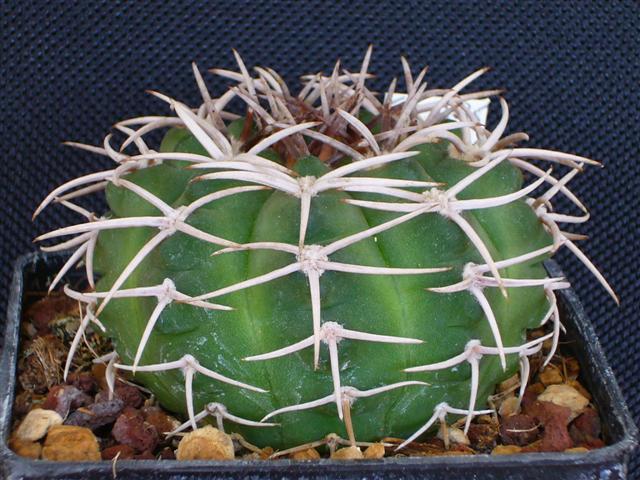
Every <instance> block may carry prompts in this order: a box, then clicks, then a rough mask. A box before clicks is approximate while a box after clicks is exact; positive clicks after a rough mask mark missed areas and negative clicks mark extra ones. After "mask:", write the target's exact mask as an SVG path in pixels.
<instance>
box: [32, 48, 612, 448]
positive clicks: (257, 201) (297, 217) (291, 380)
mask: <svg viewBox="0 0 640 480" xmlns="http://www.w3.org/2000/svg"><path fill="white" fill-rule="evenodd" d="M234 53H235V52H234ZM235 55H236V59H237V62H238V65H239V70H240V72H239V73H237V72H232V71H227V70H219V69H218V70H214V73H217V74H219V75H221V76H222V77H224V78H226V79H230V80H231V81H233V82H234V86H232V88H230V89H229V90H228V91H227V93H225V94H224V95H222V96H221V97H220V98H212V97H211V95H210V94H209V92H208V90H207V88H206V86H205V83H204V81H203V79H202V77H201V75H200V73H199V71H198V69H197V67H196V66H195V65H194V74H195V77H196V81H197V84H198V86H199V89H200V92H201V95H202V98H203V103H202V105H201V106H200V107H199V108H197V109H192V108H190V107H188V106H187V105H185V104H184V103H181V102H179V101H177V100H174V99H172V98H169V97H167V96H165V95H163V94H160V93H157V92H151V93H152V94H153V95H155V96H156V97H158V98H159V99H161V100H163V101H164V102H166V103H167V104H168V105H169V106H170V107H171V110H172V111H173V112H174V113H175V116H149V117H141V118H134V119H131V120H127V121H123V122H120V123H118V124H117V125H116V126H115V128H116V129H117V130H118V131H119V132H121V133H124V136H125V137H124V140H123V141H122V143H121V144H120V146H119V147H114V146H112V135H108V136H107V137H106V138H105V140H104V144H103V146H101V147H93V146H87V145H82V144H72V145H75V146H78V147H80V148H83V149H85V150H89V151H91V152H94V153H97V154H99V155H103V156H106V157H108V158H110V159H111V160H113V161H114V162H115V167H114V168H113V169H110V170H105V171H101V172H97V173H93V174H90V175H86V176H84V177H80V178H78V179H76V180H72V181H70V182H68V183H66V184H64V185H62V186H60V187H58V188H56V189H55V190H53V191H52V192H51V194H49V195H48V196H47V197H46V198H45V199H44V201H43V202H42V204H41V205H40V206H39V207H38V209H37V210H36V214H35V215H37V214H39V213H40V212H41V211H42V209H43V208H45V207H46V206H47V205H49V204H51V203H58V204H60V205H62V206H64V207H67V208H70V209H72V210H74V211H75V212H77V213H78V214H79V215H80V216H82V217H84V220H83V222H82V223H79V224H77V225H74V226H70V227H65V228H60V229H57V230H55V231H52V232H50V233H47V234H44V235H41V236H40V237H38V239H37V240H40V241H43V240H47V239H53V238H58V237H62V236H72V237H71V239H69V240H66V241H63V242H62V243H58V244H56V245H53V246H47V247H43V250H47V251H56V250H64V249H75V250H74V252H73V254H72V255H71V257H70V258H69V260H68V261H67V262H66V263H65V265H64V267H63V268H62V269H61V271H60V272H59V274H58V275H57V276H56V278H55V279H54V281H53V282H52V284H51V288H54V287H55V286H56V285H57V284H58V283H59V282H60V280H61V279H62V277H63V276H64V275H65V273H66V272H67V271H68V270H69V269H70V268H72V267H73V266H74V265H76V264H79V263H83V264H84V267H85V271H86V277H87V282H88V285H89V288H88V290H86V291H83V292H80V291H74V290H72V289H71V288H70V287H68V286H67V287H65V291H66V292H67V294H68V295H69V296H71V297H72V298H75V299H77V300H78V301H79V302H81V303H82V304H83V305H84V312H85V315H84V318H83V320H82V324H81V328H80V329H79V330H78V333H77V334H76V337H75V339H74V342H73V345H72V348H71V351H70V353H69V360H68V362H67V366H66V370H65V375H66V373H67V372H68V370H69V366H70V363H71V357H72V356H73V353H74V351H75V348H76V347H77V345H78V343H79V341H80V339H81V337H82V334H83V332H84V330H85V329H86V328H87V327H88V326H89V325H90V324H95V328H96V329H99V330H101V331H103V332H104V334H105V335H107V336H108V337H110V338H111V339H112V340H113V343H114V346H115V351H114V352H113V353H112V354H110V355H108V356H106V357H104V358H102V359H99V361H103V362H105V363H107V377H108V380H109V382H110V384H111V385H113V382H114V378H115V372H116V370H121V371H128V372H131V373H132V374H133V375H134V376H135V379H136V380H137V381H139V382H141V383H142V384H144V385H145V386H146V387H147V388H149V389H150V390H151V391H152V392H153V393H154V395H156V397H157V398H158V399H159V400H160V402H161V403H162V404H163V405H164V406H165V407H166V408H168V409H170V410H172V411H174V412H179V413H181V414H183V415H184V416H185V418H186V419H187V421H186V422H185V423H184V424H183V425H182V426H181V427H180V428H179V429H178V430H177V431H181V430H184V429H187V428H197V425H198V423H199V422H203V421H215V422H217V425H218V427H219V428H220V429H223V430H224V429H225V428H226V429H231V430H233V431H236V432H239V433H241V434H242V435H243V436H245V438H247V439H248V440H250V441H252V442H254V443H256V444H259V445H270V446H273V447H275V448H280V449H287V448H292V447H294V448H295V446H297V445H300V444H305V443H307V442H314V441H317V440H318V439H321V438H323V437H325V436H326V435H328V434H331V433H336V434H338V435H340V436H342V437H346V438H348V440H347V442H348V443H350V444H352V445H359V444H360V442H371V441H376V440H379V439H381V438H383V437H385V436H395V437H401V438H407V439H408V440H407V441H410V440H412V439H414V438H416V437H417V436H418V435H420V434H422V433H423V432H425V431H426V430H428V429H429V428H430V427H431V426H432V425H433V424H434V423H436V422H438V421H439V422H444V421H446V416H447V415H448V414H452V415H456V416H464V417H466V423H465V428H466V429H468V427H469V422H470V420H471V419H472V418H473V416H474V415H477V414H479V413H482V412H485V410H483V409H484V408H486V399H487V396H488V395H490V394H491V393H492V390H493V388H494V386H495V384H496V383H497V382H500V381H502V380H504V379H505V378H507V377H509V376H512V375H513V374H514V373H515V372H516V371H518V370H520V373H521V378H522V379H523V381H522V382H521V386H520V395H522V393H523V392H524V388H525V386H526V379H527V377H528V370H529V361H528V357H529V356H530V355H532V354H534V353H535V352H538V351H539V350H540V349H541V346H542V342H543V341H545V340H547V339H552V344H553V348H552V351H551V353H550V355H549V356H548V357H547V359H546V361H547V362H548V361H549V359H550V358H551V356H552V355H553V353H554V351H555V349H556V347H557V343H558V335H559V329H560V318H559V313H558V308H557V304H556V298H555V295H554V292H555V290H558V289H562V288H567V287H568V286H569V284H568V283H567V282H566V280H565V279H564V278H548V277H547V275H546V272H545V270H544V268H543V261H544V260H545V259H547V258H549V257H550V256H551V255H553V253H555V252H556V251H557V250H558V249H559V248H561V247H567V248H568V249H569V250H571V251H572V252H573V253H575V254H576V255H577V256H578V258H579V259H580V260H581V261H582V262H583V263H584V264H585V265H586V266H587V268H588V269H589V270H591V272H593V273H594V275H595V276H596V277H597V279H598V280H599V281H600V283H601V284H602V285H603V286H604V288H606V289H607V290H608V291H609V293H610V294H611V295H612V296H613V297H614V299H616V301H617V298H616V297H615V294H614V293H613V291H612V289H611V287H610V286H609V285H608V284H607V282H606V281H605V280H604V278H603V277H602V275H601V274H600V273H599V272H598V271H597V270H596V268H595V267H594V266H593V264H592V263H591V262H590V261H589V260H588V259H587V258H586V257H585V256H584V254H582V252H581V251H580V250H579V249H578V247H577V246H576V244H575V240H578V239H580V238H581V237H580V236H579V235H576V234H573V233H568V232H565V231H563V230H561V229H560V228H559V227H558V224H561V223H582V222H584V221H586V220H587V219H588V213H587V210H586V208H585V207H584V206H583V205H582V203H581V202H580V201H579V200H578V199H577V198H576V196H575V195H574V194H573V193H572V192H571V191H570V190H569V189H568V187H567V184H568V182H569V181H570V180H571V179H572V178H573V177H574V176H575V175H576V174H577V173H579V172H580V171H581V170H582V169H583V167H584V166H585V165H590V164H597V162H594V161H593V160H589V159H586V158H583V157H579V156H576V155H571V154H566V153H559V152H555V151H550V150H539V149H532V148H524V147H520V146H518V144H519V143H520V142H521V141H523V140H526V139H527V137H526V135H525V134H522V133H515V134H512V135H508V136H506V137H503V134H504V132H505V129H506V127H507V122H508V117H509V113H508V106H507V103H506V102H505V100H504V99H502V98H500V100H499V102H500V106H501V109H502V116H501V118H500V120H499V122H498V124H497V125H496V126H495V128H494V129H493V130H492V131H491V130H489V129H488V128H487V126H485V125H483V124H482V123H480V122H479V120H478V118H477V117H476V115H475V113H474V112H473V111H471V110H470V109H469V108H468V103H467V102H468V101H469V100H472V99H479V98H487V97H490V96H494V95H497V94H499V92H498V91H480V92H473V93H466V94H463V93H460V92H461V90H463V89H464V88H465V87H467V86H468V84H470V83H471V82H472V81H473V80H475V79H476V78H477V77H479V76H480V75H481V74H483V73H484V72H485V71H486V69H481V70H479V71H477V72H474V73H473V74H471V75H470V76H468V77H467V78H465V79H463V80H462V81H460V82H459V83H458V84H456V85H455V86H454V87H453V88H451V89H446V90H428V89H427V88H426V83H425V82H424V76H425V72H426V69H425V70H422V71H421V72H420V73H419V75H418V76H417V77H415V78H414V77H413V75H412V73H411V69H410V68H409V65H408V63H407V62H406V60H405V59H402V64H403V70H404V77H405V78H404V80H405V85H406V94H405V95H404V97H403V98H402V99H401V100H400V101H399V102H396V101H395V100H394V99H397V98H398V97H397V95H394V94H395V89H396V82H395V80H394V81H393V82H391V85H390V87H389V90H388V91H387V93H386V94H385V95H384V96H383V97H382V98H379V97H377V96H376V95H374V94H373V93H372V92H371V91H370V90H369V89H368V88H367V87H366V86H365V83H366V80H367V79H368V78H369V77H370V75H369V74H368V72H367V71H368V64H369V59H370V55H371V50H370V49H369V50H368V51H367V54H366V55H365V59H364V61H363V64H362V67H361V69H360V71H359V72H358V73H350V72H349V71H347V70H344V71H341V70H340V67H339V64H337V65H336V67H335V69H334V71H333V72H332V74H331V75H329V76H323V75H321V74H317V75H311V76H307V77H303V81H304V87H303V88H302V90H301V91H300V93H299V94H298V95H293V94H292V93H290V91H289V89H288V88H287V86H286V85H285V84H284V82H283V81H282V79H281V78H280V77H279V76H278V75H277V74H276V73H275V72H274V71H273V70H271V69H265V68H256V69H255V72H256V76H255V77H253V76H251V75H250V73H249V71H248V70H247V68H246V67H245V65H244V63H243V61H242V59H241V58H240V56H239V55H238V54H237V53H235ZM233 99H239V100H240V101H242V102H244V104H245V106H246V112H245V113H244V114H243V115H238V114H236V113H232V112H230V111H228V109H227V106H228V104H229V102H231V100H233ZM166 128H169V130H168V131H167V133H166V134H165V136H164V139H163V140H162V143H161V145H160V147H159V149H158V150H157V151H156V150H153V149H152V148H150V147H149V146H148V145H147V140H145V138H148V137H147V134H149V133H151V132H154V131H156V130H158V129H166ZM134 147H135V148H136V149H137V152H134V151H133V149H134ZM537 160H542V161H547V162H550V163H552V164H554V166H556V167H557V168H559V169H560V171H561V172H562V173H563V174H562V176H560V177H557V176H554V175H553V174H552V169H549V170H547V171H545V170H543V169H541V168H540V167H539V166H537V164H536V163H535V162H534V161H537ZM525 176H527V178H530V179H532V180H535V181H533V182H532V183H529V184H528V185H527V186H523V185H524V179H525ZM102 191H104V192H105V195H106V199H107V202H108V205H109V212H108V213H107V214H106V215H104V216H101V217H99V216H97V215H95V214H94V213H92V212H89V211H87V210H86V209H84V208H82V207H81V206H79V205H78V204H77V203H76V199H79V198H80V197H82V196H83V195H87V194H89V193H94V192H102ZM540 192H542V193H540ZM534 193H538V195H537V196H534ZM558 195H563V196H564V197H566V198H567V199H568V200H569V201H570V202H572V203H573V204H574V205H575V206H576V207H577V209H579V210H580V211H581V212H582V213H581V214H580V215H578V216H575V215H570V214H561V213H557V212H555V211H554V210H553V208H552V203H551V202H552V200H554V198H555V197H556V196H558ZM549 320H550V321H551V322H552V324H553V327H552V328H551V329H550V330H551V331H550V333H549V334H547V335H545V336H544V337H542V338H539V339H536V340H534V341H529V342H527V341H526V332H527V329H530V328H534V327H538V326H539V325H541V324H544V323H546V322H547V321H549ZM198 411H200V413H196V412H198ZM208 417H209V418H208ZM207 418H208V419H207ZM405 443H406V442H405Z"/></svg>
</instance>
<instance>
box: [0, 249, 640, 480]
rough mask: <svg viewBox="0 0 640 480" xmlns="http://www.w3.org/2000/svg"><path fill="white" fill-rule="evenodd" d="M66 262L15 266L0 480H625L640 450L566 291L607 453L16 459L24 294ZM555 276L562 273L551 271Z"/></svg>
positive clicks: (566, 311) (4, 363)
mask: <svg viewBox="0 0 640 480" xmlns="http://www.w3.org/2000/svg"><path fill="white" fill-rule="evenodd" d="M64 258H65V257H64V256H62V255H59V254H55V255H51V254H41V253H32V254H29V255H25V256H23V257H20V258H19V259H18V261H17V262H16V264H15V269H14V276H13V282H12V285H11V292H10V293H11V296H10V299H9V306H8V312H7V318H6V327H5V328H6V330H5V337H4V338H5V341H4V348H3V351H2V360H1V363H0V385H2V386H3V387H2V388H3V389H2V392H0V400H1V402H0V429H1V434H2V441H1V442H0V476H1V477H2V478H8V479H45V478H46V479H63V478H64V479H86V478H90V479H92V480H98V479H112V478H114V470H113V469H114V468H116V471H117V477H118V478H134V479H143V478H144V479H151V478H153V479H154V480H155V479H157V480H160V479H181V480H186V479H195V478H247V479H248V478H251V479H260V478H297V477H304V478H307V479H311V478H364V477H366V478H426V479H436V478H447V479H449V480H451V479H452V478H471V477H473V478H474V479H494V478H500V479H505V478H509V479H521V478H528V479H545V480H549V479H570V478H602V479H608V480H614V479H623V478H626V477H627V463H628V457H629V454H630V452H631V450H632V449H633V448H634V447H635V445H636V438H637V428H636V426H635V424H634V422H633V420H632V418H631V416H630V415H629V411H628V409H627V407H626V405H625V403H624V400H623V397H622V394H621V392H620V389H619V387H618V385H617V383H616V381H615V378H614V375H613V372H612V371H611V368H610V367H609V365H608V364H607V361H606V359H605V358H604V354H603V352H602V349H601V347H600V344H599V343H598V340H597V338H596V336H595V332H594V330H593V327H592V326H591V323H590V322H589V320H588V319H587V318H586V316H585V313H584V309H583V308H582V305H581V304H580V302H579V300H578V298H577V296H576V294H575V293H574V292H573V291H572V290H561V291H560V292H559V293H560V295H559V300H560V305H561V308H562V312H563V322H564V325H565V327H566V329H567V338H569V339H571V340H573V341H572V342H571V349H572V350H573V352H572V353H573V354H574V355H575V356H576V357H577V359H578V361H579V363H580V366H581V372H582V374H581V375H582V377H583V378H582V380H583V382H584V384H585V386H586V387H587V389H588V390H589V391H590V392H591V394H592V395H593V402H594V403H595V404H596V406H597V407H598V411H599V412H600V416H601V419H602V425H603V430H604V436H605V441H606V443H607V446H606V447H604V448H601V449H597V450H592V451H590V452H589V453H528V454H516V455H504V456H503V455H498V456H492V455H474V456H448V457H443V456H440V457H412V458H384V459H380V460H360V461H350V462H340V461H335V460H328V459H326V460H324V459H323V460H317V461H311V462H300V461H292V460H277V461H246V460H236V461H232V462H213V461H211V462H209V461H207V462H202V461H200V462H198V461H189V462H178V461H167V460H164V461H163V460H121V461H118V462H117V464H116V466H115V467H114V466H113V465H112V462H110V461H104V462H77V463H72V462H50V461H45V460H30V459H27V458H23V457H19V456H18V455H16V454H15V453H13V451H11V450H10V449H9V447H8V446H7V442H8V439H9V435H10V433H11V423H12V409H13V401H14V393H15V387H16V365H17V360H18V354H19V347H20V345H19V341H20V322H21V315H22V306H23V300H24V293H25V292H26V291H28V290H36V289H37V290H44V289H46V282H47V281H48V280H49V279H50V278H51V276H52V275H53V274H54V273H55V272H56V271H57V269H58V268H59V267H60V266H61V264H62V262H63V260H64ZM547 270H548V271H549V273H550V274H551V275H552V276H561V275H562V272H561V270H560V269H559V267H558V265H557V264H556V263H554V262H549V263H548V264H547Z"/></svg>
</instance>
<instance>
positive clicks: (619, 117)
mask: <svg viewBox="0 0 640 480" xmlns="http://www.w3.org/2000/svg"><path fill="white" fill-rule="evenodd" d="M168 3H171V5H170V6H169V5H168ZM0 5H2V14H1V20H0V22H1V23H0V35H1V38H2V45H1V47H2V48H0V51H1V52H2V61H1V62H0V99H1V101H2V120H1V127H0V128H1V129H2V130H1V131H0V142H1V144H0V152H1V153H2V160H0V175H1V176H0V178H1V179H2V180H1V187H0V200H1V203H0V205H1V206H2V207H1V208H2V216H1V221H2V228H1V229H0V242H1V248H0V252H1V254H2V263H1V264H0V265H1V269H0V270H1V277H0V278H1V281H2V288H1V289H0V307H1V308H2V311H4V308H5V304H6V294H7V285H8V282H9V280H10V274H9V272H10V265H11V262H12V261H13V259H14V258H15V257H16V256H17V255H18V254H21V253H25V252H28V251H31V250H32V249H33V246H32V244H31V239H32V238H33V237H34V236H35V234H36V232H43V231H45V230H47V229H50V228H52V227H54V226H57V225H60V224H63V223H66V222H69V221H70V220H71V218H70V216H68V215H66V214H63V215H58V216H57V217H56V215H55V214H54V213H53V211H49V212H47V213H46V214H45V215H43V218H42V219H41V220H39V221H38V222H37V224H36V225H33V224H32V223H31V221H30V215H31V212H32V210H33V209H34V207H35V206H36V205H37V203H38V202H39V201H40V200H41V198H42V197H43V196H44V195H45V194H46V192H48V191H49V190H50V189H51V188H53V187H54V186H56V185H58V184H60V183H61V182H63V181H64V180H67V179H69V178H71V177H75V176H77V175H79V174H82V173H87V172H91V171H94V170H95V169H96V168H97V167H98V166H100V165H102V166H104V165H107V164H108V163H107V162H106V161H105V160H104V159H100V158H97V157H93V156H91V155H85V154H82V153H79V152H76V151H71V150H68V149H65V148H63V147H62V146H60V142H61V141H63V140H77V141H82V142H88V143H99V142H101V141H102V138H103V136H104V134H105V132H106V131H107V130H108V128H109V126H110V125H112V124H113V123H114V122H116V121H117V120H120V119H123V118H127V117H131V116H136V115H139V114H148V113H154V112H160V113H164V112H165V110H164V105H162V104H161V103H160V102H158V101H157V100H154V99H152V98H150V97H149V96H148V95H145V94H144V90H145V89H148V88H153V89H158V90H160V91H163V92H166V93H168V94H170V95H172V96H175V97H177V98H180V99H182V100H185V101H187V102H192V103H195V102H196V101H197V100H199V99H198V96H197V90H196V88H195V85H194V82H193V80H192V77H191V69H190V62H191V61H192V60H196V61H197V62H198V64H199V65H200V66H201V67H203V68H204V67H213V66H227V67H228V66H232V63H233V62H232V56H231V53H230V49H231V48H232V47H235V48H237V49H239V50H240V52H241V53H242V55H243V56H244V58H245V61H246V62H247V63H248V64H249V65H254V64H265V65H269V66H272V67H274V68H275V69H277V70H278V71H279V72H280V73H281V74H282V75H283V76H284V77H285V78H286V79H287V81H289V82H291V83H293V84H295V82H296V78H297V76H298V75H300V74H302V73H306V72H309V71H317V70H319V69H324V70H325V71H327V72H329V71H330V68H331V65H332V64H333V62H334V61H335V59H336V58H337V57H341V58H342V59H343V61H344V64H346V65H347V66H351V67H352V68H355V67H356V66H357V65H358V64H359V61H360V58H361V56H362V54H363V52H364V50H365V48H366V46H367V44H368V43H370V42H372V43H373V44H374V46H375V50H374V59H373V64H372V67H373V70H374V71H375V72H376V73H377V74H378V75H379V76H380V77H381V78H383V79H385V80H386V81H388V79H390V78H391V76H393V75H398V74H399V73H400V64H399V61H398V57H399V55H400V54H407V55H408V56H409V59H410V60H411V62H412V64H413V65H414V66H415V67H416V69H417V68H418V67H420V66H421V65H422V64H430V65H431V71H430V75H429V77H430V79H431V84H432V85H437V86H450V85H452V84H453V83H454V82H455V81H456V80H458V79H460V78H462V77H463V76H465V75H466V74H468V73H469V72H471V71H472V70H474V69H476V68H478V67H481V66H484V65H490V66H493V67H494V71H493V72H492V73H491V74H490V75H487V76H486V78H484V79H482V81H481V82H479V83H478V84H477V85H476V86H480V87H489V86H491V87H495V86H498V87H506V88H507V89H508V94H507V99H508V100H509V102H510V104H511V114H512V119H511V126H510V131H512V132H513V131H520V130H526V131H527V132H529V134H530V135H531V138H532V141H531V144H532V145H535V146H545V147H549V148H555V149H559V150H563V151H568V152H576V153H580V154H583V155H585V156H589V157H592V158H595V159H599V160H601V161H602V162H603V163H604V165H605V167H606V168H605V169H603V170H600V169H590V170H589V171H588V172H587V173H585V174H584V175H582V176H580V177H579V178H578V179H577V180H576V181H575V182H574V187H573V188H574V191H576V192H577V193H578V194H579V195H580V196H581V197H582V198H583V199H584V200H585V202H586V204H587V205H588V207H589V208H590V210H591V213H592V221H591V222H590V223H588V224H587V225H586V226H585V227H584V228H583V229H582V231H583V232H584V233H587V234H588V235H589V236H590V237H591V240H590V241H589V242H588V243H587V244H586V245H585V247H584V248H585V251H586V252H587V254H588V255H589V256H590V257H591V258H593V259H594V260H595V262H596V264H597V265H598V266H599V267H601V269H602V271H603V272H604V273H605V274H606V276H607V278H609V279H610V281H611V283H612V285H613V286H614V288H615V289H616V290H617V291H618V292H619V294H620V296H621V298H622V306H621V307H620V308H616V307H615V306H614V304H613V302H612V301H611V300H610V299H608V298H607V296H606V295H605V293H604V291H603V290H602V289H601V288H600V287H599V286H597V285H596V283H595V280H593V278H592V277H591V276H590V275H589V274H587V272H586V270H585V269H584V268H583V267H582V266H581V265H580V264H578V262H577V261H576V260H574V259H573V258H571V257H570V256H569V255H566V254H561V255H559V257H560V258H559V260H560V261H561V263H562V265H563V266H564V268H565V271H566V272H567V273H568V275H569V278H570V280H571V281H572V282H573V284H574V286H575V287H576V289H577V290H578V292H579V294H580V296H581V297H582V300H583V302H584V303H585V306H586V308H587V311H588V313H589V315H590V317H591V319H592V321H593V322H594V323H595V325H596V329H597V331H598V334H599V336H600V339H601V341H602V343H603V346H604V348H605V350H606V352H607V354H608V357H609V359H610V361H611V363H612V365H613V368H614V370H615V372H616V375H617V377H618V379H619V381H620V383H621V385H622V388H623V390H624V393H625V394H626V397H627V401H628V403H629V406H630V408H631V410H632V411H633V413H634V415H635V418H636V419H638V418H639V417H640V386H639V385H638V383H639V382H638V380H639V375H638V373H639V372H640V352H639V350H640V320H639V313H638V312H639V311H640V293H639V291H638V290H639V282H638V278H639V274H638V267H639V264H640V262H638V260H639V253H638V250H640V246H639V245H638V238H639V236H640V231H639V230H640V228H639V222H638V213H637V212H638V209H637V201H638V198H639V197H640V188H639V182H638V177H639V176H640V163H639V161H640V159H639V158H638V155H639V151H640V148H639V147H640V141H639V135H638V128H639V126H640V114H639V112H640V96H639V95H638V91H639V86H640V60H639V59H640V27H639V23H640V4H638V3H637V2H630V1H627V2H609V1H607V2H586V1H581V2H574V1H571V2H568V1H567V2H539V1H535V0H534V1H520V2H509V3H506V2H505V3H502V2H488V3H487V2H452V1H420V2H363V1H359V0H352V1H349V2H339V3H336V2H323V3H322V4H320V2H317V4H316V3H315V2H314V3H313V4H312V3H311V2H310V3H309V4H305V3H295V4H294V3H289V2H286V3H284V2H282V3H281V2H273V3H268V2H238V1H234V2H211V3H208V4H205V3H196V2H193V3H192V2H166V3H165V2H136V3H133V2H131V3H127V2H124V3H123V2H106V1H94V2H45V1H33V2H0ZM209 80H210V79H209ZM209 83H210V84H211V83H212V82H211V81H210V82H209ZM216 85H217V86H218V88H220V89H221V88H223V87H224V83H222V82H218V83H217V84H216ZM59 212H62V211H61V210H59ZM635 466H636V467H637V466H638V463H637V462H636V463H635ZM632 469H633V467H632ZM634 478H640V476H636V477H634Z"/></svg>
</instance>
